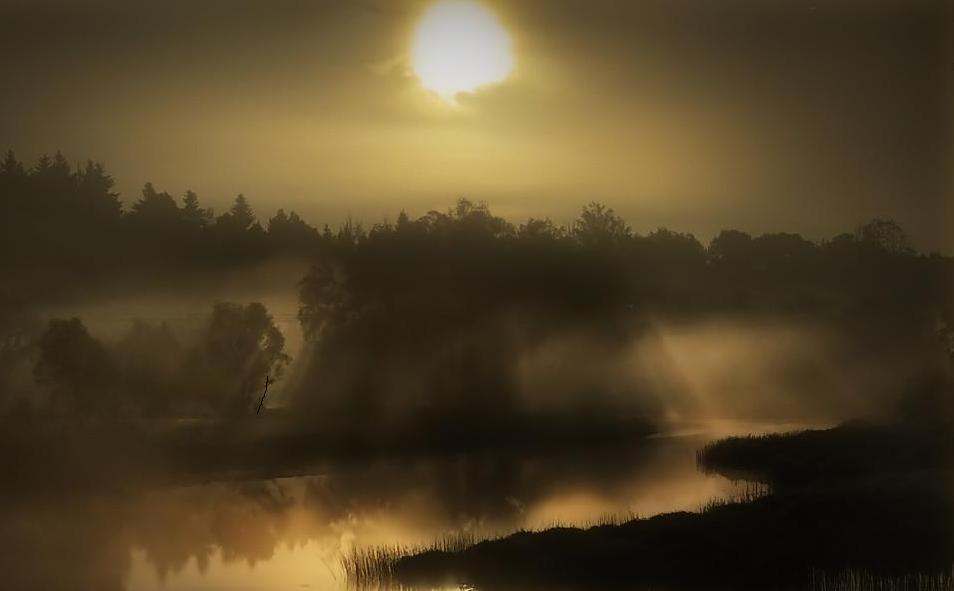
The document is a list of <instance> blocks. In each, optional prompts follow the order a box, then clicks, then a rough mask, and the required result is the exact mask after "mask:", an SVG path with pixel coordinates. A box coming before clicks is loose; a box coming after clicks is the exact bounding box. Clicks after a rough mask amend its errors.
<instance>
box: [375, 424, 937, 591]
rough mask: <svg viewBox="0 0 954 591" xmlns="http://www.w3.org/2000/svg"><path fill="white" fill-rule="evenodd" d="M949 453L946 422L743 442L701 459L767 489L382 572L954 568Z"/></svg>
mask: <svg viewBox="0 0 954 591" xmlns="http://www.w3.org/2000/svg"><path fill="white" fill-rule="evenodd" d="M952 458H954V439H952V436H951V432H950V430H949V429H947V428H946V427H921V426H919V427H913V426H892V427H886V426H866V425H843V426H841V427H837V428H835V429H831V430H827V431H808V432H804V433H798V434H792V435H783V436H769V437H761V438H734V439H729V440H725V441H722V442H718V443H716V444H713V445H711V446H709V447H707V448H706V449H704V450H702V451H701V452H700V454H699V461H700V463H701V465H702V466H703V467H704V468H705V469H707V470H714V471H717V472H721V473H724V474H727V475H730V476H735V477H740V476H743V475H744V476H746V477H749V478H755V479H758V480H761V481H764V482H766V483H768V484H769V485H770V486H771V487H772V490H773V492H772V493H771V494H769V495H767V496H764V497H761V498H758V499H755V500H750V501H747V502H734V503H726V504H714V505H711V506H709V507H708V508H706V509H705V510H704V511H702V512H700V513H671V514H665V515H659V516H656V517H652V518H649V519H636V520H633V521H629V522H627V523H624V524H621V525H607V526H598V527H593V528H590V529H586V530H583V529H574V528H556V529H551V530H547V531H544V532H539V533H517V534H514V535H511V536H509V537H506V538H503V539H500V540H494V541H487V542H482V543H479V544H476V545H473V546H470V547H468V548H466V549H463V550H461V551H456V552H444V551H430V552H425V553H423V554H419V555H416V556H410V557H405V558H401V559H398V560H396V561H394V562H387V561H382V562H381V564H382V565H383V566H384V567H385V568H386V569H389V572H388V573H387V574H388V575H393V577H394V578H395V579H396V580H397V581H399V582H400V583H402V584H412V585H433V584H446V583H467V584H474V585H477V586H479V587H481V588H488V589H508V588H513V589H517V588H521V589H527V588H547V589H559V588H574V587H585V588H594V587H600V588H604V587H614V586H619V587H626V588H634V587H636V588H640V587H646V588H666V589H740V588H746V589H774V588H806V587H810V586H811V585H810V581H811V580H812V578H813V577H815V578H816V580H817V577H819V576H820V575H819V573H831V572H841V571H845V570H851V571H862V572H871V573H875V574H877V575H883V576H887V577H901V576H904V575H907V574H911V573H925V574H932V573H933V574H939V573H950V569H951V564H952V561H954V507H952V503H951V502H950V499H951V493H952V491H954V486H952V485H954V482H952V472H951V470H950V466H951V465H952V464H951V460H952ZM378 574H380V573H378Z"/></svg>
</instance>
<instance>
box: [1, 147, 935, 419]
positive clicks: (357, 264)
mask: <svg viewBox="0 0 954 591" xmlns="http://www.w3.org/2000/svg"><path fill="white" fill-rule="evenodd" d="M113 188H114V182H113V179H112V178H111V177H110V175H109V174H108V173H107V172H106V171H105V170H104V168H103V167H102V166H101V165H98V164H95V163H92V162H90V163H87V164H86V165H85V166H81V167H79V168H74V167H73V166H71V165H70V163H69V162H68V161H67V160H66V159H65V158H64V157H63V156H62V155H60V154H57V155H56V156H55V157H53V158H48V157H43V158H41V159H40V160H39V161H38V162H37V163H36V164H35V165H34V166H32V167H28V166H26V165H24V164H23V163H22V162H20V161H19V160H17V158H16V157H15V155H14V154H13V153H12V152H8V153H7V155H6V157H5V158H4V159H3V162H2V164H0V207H2V211H3V212H4V214H3V215H2V216H0V269H2V270H3V273H4V282H3V284H2V285H3V287H2V288H0V331H2V334H0V347H2V348H0V371H3V370H4V368H6V371H7V372H8V373H9V372H12V371H13V370H12V369H10V368H12V367H15V366H18V364H19V365H20V366H22V365H23V360H24V359H27V358H29V360H30V362H29V365H30V366H31V367H32V369H31V372H32V373H31V375H32V376H33V379H34V380H35V381H38V382H43V383H47V384H50V383H57V382H58V383H59V385H58V386H56V389H58V390H59V391H61V394H60V396H61V397H62V398H64V399H65V400H67V402H64V403H63V404H61V406H62V407H63V408H73V407H79V406H86V407H90V408H95V407H97V406H99V407H107V406H108V407H109V408H112V409H116V408H118V406H117V405H116V404H115V403H113V402H108V403H107V402H106V400H107V399H108V397H106V396H103V395H102V392H103V391H104V390H108V389H113V390H115V391H117V392H118V391H119V390H122V389H123V387H124V386H122V384H127V386H125V387H126V388H127V389H128V388H132V387H133V383H134V382H135V383H137V384H139V386H136V387H137V388H139V390H143V389H144V388H145V389H146V390H149V391H150V392H153V394H150V396H154V397H158V398H157V399H158V402H157V399H149V400H146V401H142V402H136V403H135V404H129V405H127V406H128V407H129V408H130V409H131V410H130V412H134V413H135V412H149V413H152V414H186V415H193V414H203V415H208V414H210V413H211V414H216V413H219V412H225V409H228V412H231V413H239V414H242V413H247V412H251V411H252V410H254V406H255V405H254V400H255V398H256V397H257V394H256V392H257V385H258V383H259V382H260V381H261V380H263V379H264V374H265V373H269V372H275V371H276V370H277V369H278V368H279V366H284V365H287V363H288V361H289V360H288V358H287V356H285V355H284V352H283V351H282V346H281V343H280V342H279V339H280V338H281V334H280V333H277V334H276V332H277V329H275V328H274V324H273V322H272V321H271V318H270V316H268V312H267V310H265V309H264V307H260V306H259V307H255V306H254V305H251V306H247V307H246V306H241V305H238V304H231V305H226V304H221V305H219V306H217V307H216V308H215V309H214V310H213V312H212V314H211V316H210V320H209V325H208V326H207V327H206V332H205V333H203V334H204V335H205V336H203V337H202V338H204V339H205V340H206V342H205V343H204V344H202V343H193V344H191V345H189V346H185V345H182V344H178V345H175V346H173V345H171V344H168V345H167V346H166V347H164V348H163V351H166V352H170V351H171V352H172V353H168V355H166V357H163V359H165V361H163V363H164V364H165V365H163V364H162V363H158V362H157V361H156V360H155V359H150V358H151V357H154V355H152V354H151V353H148V351H151V350H152V348H151V347H149V346H146V345H143V346H142V349H143V351H144V352H143V356H144V357H143V359H140V360H138V361H137V360H132V361H131V360H130V359H128V357H129V356H130V355H133V353H131V351H135V350H136V348H135V347H134V346H132V345H129V344H128V343H127V345H126V346H124V347H120V348H118V349H116V350H115V352H114V353H109V354H107V352H106V348H104V347H103V346H102V345H101V344H99V343H98V342H97V341H96V340H95V339H94V338H93V337H92V336H90V335H89V334H88V331H86V329H85V327H84V326H83V325H82V322H81V321H80V320H78V319H77V320H70V319H62V320H56V319H54V320H52V321H50V323H49V324H48V325H46V326H45V327H39V328H38V327H36V326H35V325H34V324H30V323H27V322H25V321H24V320H23V319H24V318H25V317H26V313H25V311H27V310H30V309H31V308H32V307H36V306H37V305H38V302H43V301H46V300H49V299H56V298H63V297H68V296H67V295H64V294H69V293H71V292H72V291H74V290H75V289H76V288H77V286H82V287H85V288H91V286H100V287H104V288H109V286H111V285H114V283H113V282H114V281H116V280H117V278H120V277H138V278H141V279H143V280H145V281H155V282H168V280H169V279H170V278H176V277H188V276H203V275H207V274H218V273H222V272H229V270H232V269H238V268H241V267H243V266H249V265H260V264H264V263H267V262H269V261H273V260H277V259H283V258H293V259H300V260H307V261H309V267H308V268H309V270H308V271H307V273H306V274H305V276H304V277H303V278H302V280H301V282H300V284H299V297H300V313H299V317H300V321H301V325H302V329H303V331H304V334H305V336H306V342H307V343H308V344H309V346H308V347H307V348H306V351H305V352H304V353H303V354H304V355H307V356H308V357H309V363H308V364H307V371H306V373H307V374H308V375H311V376H312V377H311V378H309V377H308V375H306V376H305V377H304V378H301V379H300V380H299V382H300V384H299V385H298V386H297V387H298V389H299V390H300V391H301V393H300V395H299V396H297V398H296V400H298V403H299V404H301V405H302V406H303V408H308V407H309V406H310V405H316V404H319V402H318V401H320V406H321V409H322V411H321V412H322V413H324V414H334V415H342V414H343V415H351V414H354V415H355V416H362V417H365V418H367V417H373V416H375V413H390V412H391V410H389V408H390V407H391V406H394V405H395V401H400V406H401V408H402V409H404V411H403V412H410V413H414V412H418V411H419V412H418V414H419V415H426V414H432V415H434V416H444V417H446V416H457V415H461V416H462V415H464V414H467V415H468V416H480V415H481V413H485V414H494V413H500V412H502V411H508V410H511V409H512V410H514V411H515V412H516V410H517V409H516V407H517V406H519V405H520V402H519V397H518V396H517V395H515V390H517V389H518V385H517V379H516V377H515V372H516V368H515V367H514V363H515V361H514V360H515V359H517V358H518V355H517V352H519V351H522V350H526V349H528V348H532V347H534V346H536V345H539V344H540V343H542V342H545V341H546V340H547V339H548V338H550V337H552V336H553V335H554V334H557V333H566V332H568V331H572V330H580V331H586V332H587V333H589V334H592V335H593V337H594V338H595V339H597V340H600V341H604V342H610V343H614V342H624V341H625V340H627V339H629V338H631V336H632V334H633V331H637V330H639V326H641V323H642V322H644V321H645V320H646V319H647V318H650V317H654V318H660V317H661V318H678V319H693V318H704V317H710V316H714V315H724V314H745V315H749V316H770V315H771V316H783V317H788V318H795V319H799V318H803V319H806V320H812V321H818V322H824V323H826V324H827V325H831V326H838V327H841V328H843V329H844V330H845V331H846V332H847V333H850V334H854V335H857V336H858V337H859V338H861V339H866V340H868V342H870V343H871V346H872V347H875V346H880V345H879V344H884V345H885V346H893V347H901V346H916V347H918V348H927V349H930V350H931V351H934V352H941V353H948V354H949V353H950V350H951V343H952V340H951V339H952V336H951V335H952V332H951V327H952V326H954V261H952V259H951V258H950V257H946V256H941V255H938V254H931V255H925V254H921V253H917V252H915V251H914V250H913V249H912V247H911V244H910V240H909V238H908V236H907V235H906V234H905V232H904V231H903V229H902V228H900V227H899V226H898V225H897V224H896V223H894V222H892V221H889V220H880V219H876V220H872V221H870V222H868V223H865V224H862V225H860V226H859V227H858V228H856V229H854V231H852V232H849V233H845V234H841V235H838V236H835V237H833V238H831V239H828V240H824V241H821V242H813V241H810V240H806V239H804V238H803V237H801V236H800V235H798V234H789V233H773V234H762V235H760V236H751V235H749V234H747V233H744V232H741V231H737V230H724V231H722V232H721V233H719V234H718V235H717V236H716V237H715V238H713V239H712V241H711V242H710V243H709V244H708V245H703V244H702V243H700V242H699V240H697V239H696V238H695V237H694V236H693V235H692V234H687V233H679V232H673V231H670V230H667V229H665V228H660V229H658V230H656V231H654V232H651V233H649V234H647V235H641V234H638V233H634V232H633V231H632V230H631V228H630V226H629V225H628V224H627V222H626V221H625V220H623V219H622V218H621V217H620V216H618V215H617V214H616V213H615V212H614V211H613V210H612V209H611V208H608V207H606V206H605V205H603V204H601V203H597V202H593V203H590V204H588V205H586V206H584V207H583V208H582V210H581V213H580V215H579V217H578V218H577V219H576V220H575V221H574V222H573V223H572V224H571V225H569V226H559V225H556V224H554V223H553V222H551V221H550V220H548V219H545V218H541V219H529V220H527V221H526V222H524V223H521V224H514V223H511V222H509V221H507V220H504V219H503V218H500V217H497V216H495V215H493V213H492V212H491V211H490V209H489V208H488V207H487V206H486V205H485V204H483V203H475V202H471V201H468V200H463V199H462V200H460V201H458V202H457V203H456V205H455V206H454V207H452V208H451V209H449V210H447V211H443V212H441V211H431V212H428V213H427V214H426V215H423V216H421V217H418V218H411V217H410V216H408V215H407V214H406V213H404V212H401V213H400V215H399V216H398V217H397V218H396V220H395V221H394V222H393V223H388V222H385V223H378V224H374V225H371V226H367V227H366V226H362V225H361V224H358V223H354V222H351V221H349V222H347V223H345V224H343V225H341V226H340V227H338V228H336V229H332V228H330V227H328V226H327V225H326V226H323V227H322V229H321V230H319V229H318V228H316V227H315V226H312V225H310V224H309V223H307V222H306V221H304V220H303V219H301V218H300V217H299V216H298V215H297V214H295V213H294V212H290V213H286V212H285V211H283V210H278V212H277V213H276V214H275V215H274V216H272V217H271V218H269V219H268V220H267V221H265V222H264V224H263V223H261V222H259V221H258V220H257V218H256V216H255V214H254V213H253V209H252V206H251V204H250V203H249V201H248V200H247V199H246V198H245V197H244V196H242V195H239V196H238V197H236V198H235V201H234V203H233V205H232V206H231V208H230V209H229V210H228V211H225V212H223V213H221V214H218V215H216V214H215V213H213V212H212V211H211V210H210V209H207V208H205V207H203V206H202V204H201V202H200V200H199V197H198V196H197V195H196V194H195V193H193V192H191V191H188V192H186V193H185V194H184V195H183V196H181V197H180V198H178V199H177V198H176V197H173V196H172V195H170V194H168V193H165V192H162V191H160V190H158V189H156V188H155V187H154V186H153V185H152V184H149V183H147V184H146V185H145V187H144V188H143V190H142V195H141V197H140V198H139V199H138V200H136V201H135V202H134V203H132V204H130V205H128V206H124V204H123V203H122V202H121V201H120V199H119V196H118V194H117V193H116V192H114V189H113ZM115 285H119V283H116V284H115ZM243 322H247V323H250V324H251V325H254V327H255V329H254V330H252V331H251V332H249V331H244V332H243V330H242V329H240V328H234V327H237V326H238V327H240V326H242V323H243ZM214 327H218V328H214ZM229 327H233V328H229ZM135 331H138V333H136V334H133V335H131V336H130V337H129V339H133V340H132V341H130V342H133V343H134V342H136V341H135V339H140V340H142V339H145V340H146V341H151V342H154V343H155V342H160V341H162V340H163V339H165V340H166V341H167V342H171V341H169V340H170V339H173V340H174V338H175V337H174V336H173V335H169V334H167V332H163V330H162V329H161V327H151V328H149V327H145V326H138V328H136V329H135V330H134V332H135ZM216 331H218V332H216ZM230 331H232V332H230ZM230 335H231V336H230ZM250 335H251V336H250ZM217 339H218V340H217ZM221 339H226V340H228V339H233V340H234V339H237V340H238V341H242V339H244V341H242V342H243V343H244V344H243V345H242V347H243V349H242V350H243V351H244V353H242V354H241V355H238V356H237V357H235V354H234V349H235V347H231V348H230V347H226V346H224V345H222V344H221V342H220V341H221ZM238 341H236V342H238ZM79 342H82V343H85V344H83V345H77V343H79ZM217 347H218V349H217ZM200 349H201V350H202V351H204V352H205V353H203V354H202V355H199V354H198V353H197V351H199V350H200ZM216 351H219V354H218V356H216V355H217V354H216V353H215V352H216ZM122 355H125V356H126V361H124V362H123V363H126V364H127V365H128V366H130V367H135V368H136V369H135V370H132V369H128V370H126V371H125V373H122V372H120V373H122V375H120V373H116V372H119V369H117V368H119V367H120V366H121V365H122V363H120V361H119V358H120V357H122ZM203 355H204V357H202V356H203ZM229 355H232V356H233V357H235V358H234V359H230V358H228V357H229ZM110 356H112V357H111V358H110V359H111V360H107V357H110ZM200 357H201V358H202V359H204V361H201V362H200V361H197V359H199V358H200ZM78 359H79V360H78ZM96 359H99V360H98V361H97V360H96ZM13 360H17V361H13ZM147 361H148V362H147ZM202 363H205V364H206V366H207V367H212V366H215V367H217V368H218V369H216V370H215V372H212V373H209V372H206V374H204V375H213V374H214V375H216V376H219V377H218V378H215V379H211V378H209V379H207V380H205V381H202V380H198V381H197V380H196V379H194V376H195V375H196V372H199V373H201V372H200V370H199V369H196V368H197V367H199V366H200V365H202ZM157 364H158V365H157ZM197 364H198V365H197ZM94 366H95V368H96V369H95V371H94V370H92V369H90V368H92V367H94ZM153 366H155V367H153ZM160 366H161V367H160ZM187 366H188V368H190V369H184V368H186V367H187ZM150 372H152V373H150ZM190 372H191V373H190ZM93 374H96V375H95V376H94V375H93ZM153 374H155V375H153ZM177 375H179V376H181V379H180V378H175V379H173V378H171V377H170V376H177ZM187 375H188V376H192V377H186V376H187ZM91 380H92V381H91ZM130 380H133V381H132V382H131V381H130ZM170 380H173V381H175V380H179V381H178V382H176V383H177V384H179V386H174V385H171V384H169V382H170ZM210 380H211V381H210ZM215 380H218V382H216V381H215ZM16 382H17V381H16V380H8V381H7V382H6V383H7V384H8V389H9V384H11V383H16ZM185 382H188V383H191V384H196V383H199V384H201V388H200V387H199V386H192V387H190V388H182V387H181V384H182V383H185ZM21 383H22V380H21ZM319 383H320V384H321V388H320V390H321V391H322V393H321V395H320V396H319V395H315V394H313V390H315V389H316V387H315V386H314V384H319ZM64 384H65V385H64ZM107 384H109V387H107V386H106V385H107ZM163 384H167V386H168V388H167V389H168V390H170V391H173V390H174V391H176V392H177V394H176V395H175V396H172V395H169V394H167V393H164V392H163V391H162V389H163ZM147 386H148V387H147ZM48 389H49V388H48ZM200 389H202V390H203V391H206V392H208V391H217V392H219V393H218V394H216V395H215V396H214V397H213V398H214V400H215V401H216V402H215V404H211V403H209V404H196V403H195V401H191V402H190V401H189V400H183V399H182V397H186V398H188V396H191V394H189V393H188V392H195V391H198V390H200ZM62 392H66V393H65V394H63V393H62ZM84 392H85V394H84ZM91 392H96V393H97V394H91ZM435 393H438V394H435ZM117 396H121V395H120V394H118V393H117ZM79 400H82V401H83V403H82V404H78V402H77V401H79ZM97 401H99V402H97ZM137 409H138V410H137ZM408 409H410V410H408ZM415 409H416V410H415Z"/></svg>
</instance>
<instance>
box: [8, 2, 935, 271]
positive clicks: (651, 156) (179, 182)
mask: <svg viewBox="0 0 954 591" xmlns="http://www.w3.org/2000/svg"><path fill="white" fill-rule="evenodd" d="M429 4H432V2H428V1H424V0H420V1H418V0H414V1H408V2H398V1H397V0H390V1H388V0H364V1H356V0H348V1H337V2H331V1H321V0H307V1H305V0H267V1H266V0H205V1H198V0H189V1H183V0H167V1H166V2H132V1H129V0H39V1H37V0H0V50H2V52H3V58H2V62H0V113H2V115H0V148H6V147H10V148H13V149H14V150H16V151H17V152H18V154H19V155H20V156H21V157H22V158H24V159H27V160H30V161H32V160H33V159H34V158H36V157H37V156H38V155H39V154H41V153H43V152H55V151H56V150H57V149H59V150H62V151H63V152H64V153H65V154H66V155H67V156H68V157H69V158H71V159H74V160H85V159H86V158H92V159H94V160H98V161H102V162H103V163H105V164H106V166H107V168H108V169H109V170H110V171H111V172H112V173H113V174H114V175H115V176H116V178H117V181H118V183H119V189H120V191H121V192H122V195H123V198H124V199H125V200H126V201H127V203H128V202H130V201H131V200H133V199H134V198H135V197H137V196H138V193H139V188H140V187H141V185H142V184H143V183H144V182H145V181H152V182H154V183H155V184H156V185H157V186H158V187H159V188H160V189H163V190H168V191H170V192H173V193H176V194H180V193H182V192H184V191H185V190H186V189H188V188H193V189H195V190H197V191H198V192H199V194H200V196H201V197H202V198H203V199H204V201H205V202H206V203H207V204H210V205H213V206H215V207H216V208H217V209H221V208H222V207H223V206H225V205H226V204H227V203H228V201H230V199H231V198H232V197H233V196H234V195H235V194H236V193H238V192H244V193H245V194H246V195H247V196H248V197H249V198H250V199H251V200H252V203H253V205H254V206H255V207H256V209H257V211H258V213H259V214H260V217H267V216H269V215H271V213H272V212H273V211H274V210H275V209H276V208H278V207H284V208H286V209H296V210H298V211H299V212H300V213H302V214H303V215H304V216H305V217H306V218H308V219H309V220H310V221H312V222H313V223H315V224H319V225H320V224H322V223H324V222H330V223H337V222H338V221H340V220H342V219H343V218H344V217H345V216H347V215H349V214H350V215H353V216H355V217H357V218H360V219H363V220H365V221H368V222H374V221H378V220H381V219H382V218H384V217H385V216H390V217H391V218H392V219H393V218H394V217H395V216H396V214H397V212H398V211H399V210H400V209H401V208H406V209H407V210H408V211H409V213H411V214H412V215H420V214H423V213H425V212H426V210H428V209H431V208H435V207H437V208H445V207H447V206H449V205H450V204H451V203H452V202H453V200H454V199H455V198H456V197H458V196H467V197H471V198H473V199H478V200H485V201H488V202H489V203H490V205H491V207H492V208H493V209H494V210H495V211H496V212H497V213H499V214H502V215H505V216H507V217H509V218H512V219H515V220H519V219H521V218H525V217H527V216H530V215H533V216H538V217H539V216H549V217H551V218H553V219H554V221H557V222H561V223H563V222H567V221H569V220H570V219H571V218H572V217H573V216H574V215H575V213H576V212H577V210H578V209H579V207H580V205H582V204H583V203H585V202H587V201H590V200H594V199H596V200H602V201H605V202H607V203H608V204H609V205H611V206H612V207H614V208H615V209H616V210H617V211H618V212H619V213H622V214H623V215H625V216H626V217H627V218H628V220H629V221H630V222H631V224H632V225H633V227H634V229H636V230H639V231H647V230H650V229H653V228H655V227H657V226H660V225H665V226H668V227H670V228H673V229H676V230H684V231H691V232H695V233H696V234H697V235H699V236H700V237H701V238H703V239H708V238H709V237H711V235H712V233H713V232H714V231H716V230H718V229H720V228H724V227H737V228H740V229H743V230H747V231H750V232H763V231H779V230H788V231H798V232H802V233H803V234H805V235H806V236H809V237H812V238H818V237H822V236H828V235H832V234H834V233H837V232H840V231H843V230H850V229H852V228H853V227H854V226H855V225H857V224H858V223H860V222H862V221H866V220H867V219H870V218H872V217H876V216H880V217H891V218H894V219H897V220H898V221H899V222H901V223H902V225H903V226H905V227H906V228H908V229H909V231H910V232H911V233H912V234H913V236H914V238H915V242H916V245H917V246H919V247H921V248H924V249H939V250H942V251H944V252H948V253H951V252H954V172H952V169H954V13H952V9H951V3H950V2H947V1H941V2H934V3H930V2H916V1H897V2H894V1H887V0H874V1H871V0H868V1H862V0H858V1H851V0H837V1H834V2H824V1H818V2H794V1H791V0H776V1H772V2H766V1H758V0H724V1H721V2H712V1H705V0H696V1H689V0H651V1H646V2H639V1H636V0H633V1H624V0H619V1H613V0H573V1H571V0H509V1H508V0H493V1H488V2H487V4H488V5H489V6H491V7H493V8H494V9H495V10H496V11H497V13H498V15H499V17H500V19H501V21H502V22H503V23H505V25H506V27H507V28H508V30H509V32H510V34H511V36H512V39H513V44H514V49H515V60H516V70H515V72H514V74H513V75H512V76H511V77H510V78H509V79H508V80H507V81H506V82H504V83H501V84H499V85H496V86H492V87H488V88H485V89H483V90H481V91H478V92H477V93H475V94H472V95H467V96H463V97H461V98H460V99H459V100H458V102H459V104H458V105H457V106H448V105H447V104H445V103H443V102H442V101H441V100H440V99H438V98H436V97H434V96H433V95H431V94H430V93H429V92H428V91H426V90H424V89H423V88H422V87H421V85H420V84H419V82H418V81H417V79H416V78H415V77H414V75H413V73H412V72H411V70H410V68H409V67H408V59H407V55H408V52H409V49H410V45H411V36H412V31H413V30H414V25H415V23H416V22H417V19H419V18H420V16H421V14H422V12H423V11H424V10H425V9H426V8H427V7H428V5H429ZM4 144H7V145H4Z"/></svg>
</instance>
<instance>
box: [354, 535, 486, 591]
mask: <svg viewBox="0 0 954 591" xmlns="http://www.w3.org/2000/svg"><path fill="white" fill-rule="evenodd" d="M492 539H494V537H491V536H488V537H480V536H478V535H477V534H476V533H474V532H471V531H461V532H456V533H454V534H450V535H447V536H444V537H442V538H439V539H438V540H436V541H434V542H432V543H430V544H422V545H405V544H395V545H393V546H372V547H368V548H352V550H351V552H349V553H348V554H345V555H343V556H342V557H341V558H340V563H341V568H342V570H343V571H344V574H345V577H346V579H347V581H348V583H349V584H350V585H352V586H355V587H360V588H369V587H377V586H381V585H390V583H391V581H392V579H393V575H394V566H395V565H396V564H397V563H398V561H400V560H401V559H402V558H405V557H407V556H413V555H416V554H424V553H426V552H460V551H463V550H466V549H467V548H470V547H471V546H473V545H474V544H476V543H478V542H481V541H485V540H492Z"/></svg>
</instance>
